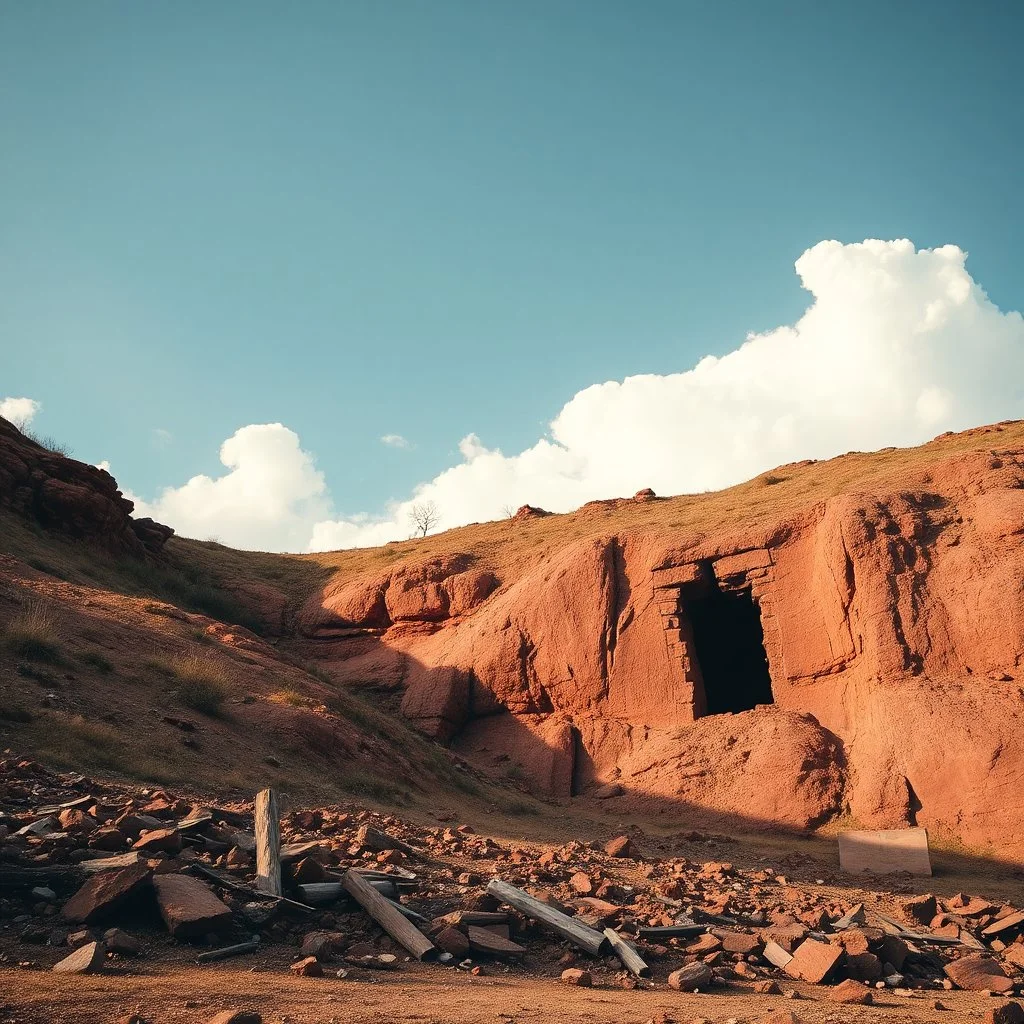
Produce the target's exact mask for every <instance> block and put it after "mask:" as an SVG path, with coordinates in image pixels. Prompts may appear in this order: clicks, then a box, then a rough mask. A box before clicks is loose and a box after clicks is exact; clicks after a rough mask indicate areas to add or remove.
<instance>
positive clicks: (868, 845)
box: [839, 828, 932, 875]
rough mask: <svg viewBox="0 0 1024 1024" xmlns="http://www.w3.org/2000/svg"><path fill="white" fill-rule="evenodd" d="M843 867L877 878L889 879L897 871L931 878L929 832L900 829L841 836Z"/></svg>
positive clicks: (922, 829) (853, 872) (840, 861)
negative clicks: (879, 876) (877, 876)
mask: <svg viewBox="0 0 1024 1024" xmlns="http://www.w3.org/2000/svg"><path fill="white" fill-rule="evenodd" d="M839 867H840V869H841V870H843V871H846V872H848V873H849V874H853V875H859V874H862V873H863V872H865V871H867V872H870V873H871V874H873V875H886V874H889V873H891V872H893V871H906V872H907V873H908V874H911V875H930V874H931V873H932V865H931V860H930V859H929V857H928V830H927V829H925V828H896V829H877V830H872V831H868V830H865V831H858V832H840V833H839Z"/></svg>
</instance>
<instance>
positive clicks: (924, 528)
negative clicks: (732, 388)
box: [307, 440, 1024, 849]
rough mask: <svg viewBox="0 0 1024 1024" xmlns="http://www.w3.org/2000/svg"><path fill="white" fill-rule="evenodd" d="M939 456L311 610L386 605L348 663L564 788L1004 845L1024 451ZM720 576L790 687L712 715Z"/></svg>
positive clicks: (487, 751) (1021, 605)
mask: <svg viewBox="0 0 1024 1024" xmlns="http://www.w3.org/2000/svg"><path fill="white" fill-rule="evenodd" d="M994 443H995V440H994ZM920 466H921V468H920V471H919V472H918V475H917V476H916V477H915V478H914V479H907V478H906V476H905V475H904V478H902V479H899V480H894V481H889V482H885V481H884V480H883V481H882V482H881V483H879V484H878V486H877V487H876V488H875V489H874V490H872V491H870V492H858V493H849V492H845V493H844V492H840V493H837V494H836V495H835V496H834V497H830V498H828V499H827V500H824V501H821V502H819V503H818V504H816V505H814V506H813V507H803V508H797V509H796V510H795V511H789V512H788V513H785V514H783V513H782V512H780V513H778V514H776V515H774V516H764V517H762V518H761V519H760V520H759V521H758V522H757V525H756V527H752V528H750V529H748V530H746V531H740V532H736V533H730V534H728V535H726V534H721V535H714V534H709V535H702V534H686V533H685V532H684V533H679V532H674V531H672V530H670V529H668V528H665V527H657V526H648V527H644V528H636V529H632V530H629V531H625V532H621V533H618V534H614V535H609V536H599V537H591V538H587V539H582V540H577V541H575V542H573V543H570V544H568V545H567V546H565V547H563V548H562V549H561V550H559V551H557V552H556V553H555V554H554V555H552V556H551V557H550V558H548V559H547V560H545V561H543V562H542V563H540V564H539V565H537V564H534V565H533V566H532V567H531V568H529V569H528V570H524V571H523V572H522V573H521V574H520V575H519V576H518V577H516V578H510V579H504V580H502V582H501V585H500V586H498V585H496V582H497V581H493V580H490V579H488V580H486V581H481V582H475V581H474V579H473V578H472V576H471V574H472V573H473V571H474V569H473V567H472V565H471V563H468V562H467V563H462V562H459V561H458V560H457V559H456V560H454V561H451V562H448V563H444V564H442V563H440V562H439V563H430V564H420V565H410V566H408V567H396V568H395V569H393V570H391V571H389V572H388V573H387V574H386V575H385V576H382V577H380V578H379V579H376V580H359V581H353V582H352V583H349V584H346V585H344V586H342V587H340V588H339V589H338V591H337V592H334V593H331V592H330V591H328V592H327V593H325V595H323V597H322V599H318V600H319V604H318V605H317V609H316V610H315V611H313V612H311V613H310V614H309V615H308V616H307V622H308V623H310V624H313V627H314V629H316V628H321V627H320V626H317V625H316V623H317V622H319V623H321V624H322V623H324V622H325V621H328V622H329V621H334V622H342V621H345V622H349V621H351V622H355V621H359V622H362V623H365V624H369V623H370V622H375V623H376V624H377V625H378V627H379V628H380V630H382V635H380V636H379V638H375V639H374V640H373V642H372V645H370V646H369V647H359V646H358V645H353V646H351V647H349V648H346V647H345V646H344V645H342V647H341V648H339V657H340V659H341V660H340V662H339V666H340V669H339V675H340V677H341V678H348V679H353V680H356V679H358V678H359V677H360V674H361V672H365V670H367V669H368V668H370V667H371V666H372V668H373V670H374V671H375V672H377V673H382V675H383V676H384V677H388V678H393V679H394V680H395V685H397V686H400V687H401V688H404V691H405V696H404V700H403V705H402V709H403V711H404V713H406V714H407V715H408V716H409V717H410V718H411V719H412V720H413V721H414V722H415V723H416V724H417V725H418V726H419V727H420V728H422V729H423V730H424V731H426V732H428V733H429V734H431V735H434V736H437V737H439V738H442V739H446V740H447V739H453V740H454V743H455V744H456V746H457V747H458V748H459V749H460V750H462V751H463V752H464V753H466V755H467V756H471V757H479V758H481V760H482V761H483V762H485V763H486V762H487V761H488V760H490V761H492V762H498V763H503V762H502V761H501V759H502V758H503V757H506V756H507V758H508V761H509V763H515V764H517V765H519V766H520V767H519V768H518V769H516V770H517V771H520V770H521V771H522V772H523V773H524V774H525V776H526V777H527V778H528V780H529V782H530V784H531V785H532V786H534V787H535V788H536V789H537V790H540V791H546V792H547V793H549V794H552V795H555V796H562V797H568V796H569V795H571V794H572V795H577V794H579V795H586V794H587V793H590V792H592V791H593V790H594V789H596V788H597V787H599V786H601V785H603V784H606V783H609V782H616V783H618V784H619V785H621V786H622V788H623V795H622V796H619V797H616V798H615V799H616V800H619V801H624V802H630V801H632V802H644V801H647V802H648V803H650V802H657V803H659V805H660V807H661V808H666V809H669V810H671V809H672V808H676V809H678V810H679V811H680V812H685V814H686V815H690V816H692V815H693V814H698V813H703V814H707V815H714V816H719V817H722V816H725V817H729V816H732V817H735V818H738V819H743V820H744V822H746V823H748V824H749V823H752V822H755V823H756V822H758V821H763V822H765V823H769V824H779V823H782V824H787V825H792V826H795V827H805V826H810V825H815V824H818V823H821V822H822V821H825V820H827V819H828V818H829V817H830V816H833V815H836V814H839V813H844V812H849V813H850V814H851V815H852V816H853V817H854V818H855V819H856V820H857V821H858V822H859V823H860V824H862V825H864V826H866V827H899V826H901V825H907V824H917V825H924V826H927V827H929V828H931V829H933V830H934V831H935V832H937V833H939V834H948V835H954V836H957V837H958V838H960V839H961V840H963V841H965V842H967V843H970V844H972V845H975V846H991V847H994V848H999V849H1007V848H1008V847H1011V846H1012V845H1013V844H1014V843H1017V842H1019V840H1020V839H1021V838H1022V837H1024V812H1022V811H1021V810H1020V809H1019V807H1018V806H1017V802H1016V801H1014V800H1012V799H1007V798H1006V794H1007V793H1012V792H1016V791H1017V789H1018V788H1019V786H1020V784H1021V781H1022V778H1024V754H1022V748H1021V744H1020V742H1019V739H1018V737H1019V734H1020V726H1021V709H1022V708H1024V689H1022V686H1021V684H1020V683H1019V682H1018V677H1019V676H1020V675H1021V670H1020V667H1019V666H1020V665H1021V663H1022V662H1024V588H1022V586H1021V583H1020V581H1021V580H1022V579H1024V451H1021V452H1017V451H1005V450H1000V451H994V450H993V451H991V452H986V451H981V452H972V453H969V454H963V455H954V456H945V457H941V458H940V457H939V456H936V457H935V458H934V459H933V460H932V461H931V462H930V463H928V462H924V461H922V462H921V463H920ZM456 593H465V594H466V595H468V596H467V597H466V599H465V600H461V599H460V600H458V601H455V600H453V596H454V595H455V594H456ZM712 593H716V594H719V595H726V596H729V595H732V596H737V595H739V596H741V597H744V599H746V600H753V601H754V602H755V604H756V608H757V611H758V613H759V623H760V629H761V630H762V631H763V650H764V658H765V659H766V660H767V672H768V675H769V676H770V696H769V697H767V698H765V699H764V700H761V701H759V703H766V702H767V701H772V702H773V703H771V704H769V706H765V707H759V708H753V705H750V704H748V707H750V708H751V709H750V710H745V709H743V708H740V707H737V708H735V709H731V710H736V711H738V712H741V713H736V714H715V715H707V714H706V712H707V709H708V707H709V706H712V704H713V703H714V702H710V703H709V693H710V691H709V689H708V686H709V685H710V683H708V681H707V680H705V678H704V671H703V669H702V655H701V653H700V649H701V637H700V636H698V635H696V634H695V632H694V630H695V626H694V623H695V622H698V621H699V620H698V619H697V618H695V617H694V616H695V614H696V613H695V610H694V609H695V607H696V606H695V604H694V602H695V601H699V600H700V599H702V598H704V597H706V596H707V595H708V594H712ZM455 608H457V609H458V610H457V611H456V610H454V609H455ZM353 609H355V611H353ZM318 616H320V618H319V619H318V618H317V617H318ZM330 616H334V618H333V620H332V619H331V618H330ZM701 628H704V627H701ZM749 639H750V638H749V637H746V638H737V642H739V641H740V640H743V642H749ZM757 642H759V643H760V642H762V640H761V639H759V640H758V641H757ZM705 660H706V659H705ZM705 667H707V666H706V665H705ZM716 685H718V684H716ZM721 698H722V694H721V693H718V694H717V700H718V703H721Z"/></svg>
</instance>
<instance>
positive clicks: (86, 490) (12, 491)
mask: <svg viewBox="0 0 1024 1024" xmlns="http://www.w3.org/2000/svg"><path fill="white" fill-rule="evenodd" d="M0 507H6V508H9V509H10V510H11V511H13V512H15V513H16V514H18V515H21V516H24V517H26V518H28V519H31V520H33V521H35V522H37V523H39V525H40V526H43V527H45V528H46V529H48V530H53V531H55V532H58V533H63V534H66V535H67V536H69V537H73V538H76V539H79V540H87V541H90V542H92V543H95V544H97V545H100V546H102V547H104V548H107V549H109V550H110V551H113V552H114V553H116V554H134V555H141V554H144V553H145V552H146V551H159V550H160V549H161V548H162V547H163V546H164V544H165V543H166V542H167V540H168V538H169V537H171V536H172V535H173V533H174V531H173V530H172V529H171V528H170V527H169V526H163V525H162V524H161V523H157V522H154V521H153V520H152V519H132V517H131V513H132V510H133V509H134V507H135V506H134V503H133V502H131V501H129V500H128V499H127V498H126V497H124V495H123V494H122V493H121V492H120V491H119V490H118V488H117V481H116V480H114V478H113V477H112V476H111V475H110V474H109V473H108V472H106V470H103V469H99V468H97V467H96V466H90V465H88V464H86V463H84V462H78V461H77V460H75V459H69V458H66V457H65V456H64V455H61V454H58V453H57V452H51V451H49V450H48V449H46V448H44V447H43V446H42V445H40V444H37V443H36V442H35V441H33V440H32V439H31V438H29V437H26V436H25V435H24V434H23V433H22V432H21V431H20V430H18V429H17V428H16V427H15V426H13V425H12V424H11V423H9V422H8V421H7V420H5V419H3V418H0Z"/></svg>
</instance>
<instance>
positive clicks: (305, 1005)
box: [0, 948, 996, 1024]
mask: <svg viewBox="0 0 1024 1024" xmlns="http://www.w3.org/2000/svg"><path fill="white" fill-rule="evenodd" d="M293 952H294V951H292V950H289V949H286V948H282V949H281V950H279V951H273V950H267V951H266V953H265V954H264V955H263V956H262V957H261V960H260V966H259V967H257V968H255V970H253V969H250V968H249V967H247V966H242V965H236V966H221V967H216V966H210V967H204V968H196V967H195V966H194V965H191V964H186V963H180V964H174V965H171V964H168V965H154V966H152V967H149V968H147V969H144V970H140V971H139V973H137V974H136V973H131V974H129V973H123V974H119V975H115V974H110V975H103V976H94V977H68V978H58V977H57V976H55V975H53V974H50V973H48V972H45V971H27V970H11V969H6V970H0V991H2V995H0V1007H2V1008H0V1021H2V1022H3V1024H15V1022H16V1024H43V1022H46V1024H115V1022H117V1021H119V1020H120V1019H121V1018H123V1017H126V1016H127V1015H128V1014H129V1013H132V1012H136V1011H137V1012H140V1013H142V1014H143V1015H144V1016H145V1017H146V1018H147V1020H152V1021H153V1022H154V1024H204V1022H205V1021H207V1020H208V1019H209V1018H210V1017H212V1016H213V1015H214V1014H215V1013H216V1012H218V1011H219V1010H221V1009H226V1008H229V1007H231V1008H237V1009H241V1008H251V1009H256V1010H259V1011H260V1012H261V1013H262V1014H263V1020H264V1022H265V1024H354V1022H357V1021H380V1022H390V1021H394V1022H413V1021H415V1022H417V1024H449V1022H456V1021H457V1022H459V1024H511V1022H513V1021H521V1022H533V1021H544V1022H547V1021H557V1022H558V1024H647V1022H649V1021H652V1020H658V1019H659V1017H661V1015H664V1018H662V1019H666V1018H667V1019H668V1020H671V1021H678V1022H680V1024H689V1022H690V1021H693V1020H702V1019H706V1020H708V1021H711V1022H715V1024H724V1022H726V1021H732V1020H738V1021H756V1020H758V1019H759V1018H761V1017H763V1016H765V1015H766V1014H769V1013H770V1012H771V1011H773V1010H792V1011H794V1012H795V1013H797V1014H798V1016H799V1017H800V1018H801V1019H802V1020H804V1021H806V1022H808V1024H820V1022H825V1021H829V1022H832V1024H834V1022H836V1021H858V1022H873V1021H879V1022H881V1021H886V1022H888V1024H896V1022H900V1024H902V1022H905V1021H906V1022H911V1021H943V1022H946V1024H961V1022H963V1024H966V1022H968V1021H978V1020H981V1019H982V1017H983V1015H984V1012H985V1011H986V1010H987V1009H989V1008H991V1007H992V1006H994V1005H996V1000H994V999H992V998H990V997H986V996H983V995H979V994H976V993H967V992H941V993H935V992H929V993H921V994H920V995H915V996H898V995H894V994H892V993H889V992H883V993H880V994H879V997H878V1002H877V1005H874V1006H857V1007H840V1006H837V1005H836V1004H835V1003H831V1002H827V1001H825V1000H824V999H823V995H824V992H825V990H824V989H822V988H820V987H814V986H807V985H798V986H796V987H797V988H798V990H799V991H800V992H801V994H802V995H803V996H804V998H802V999H800V1000H799V1001H792V1000H790V999H787V998H785V997H783V996H761V995H755V994H753V993H752V992H751V991H750V989H749V988H748V987H746V986H738V985H733V986H731V987H730V989H729V990H728V993H727V994H711V995H703V994H697V995H687V994H683V993H679V992H673V991H672V990H670V989H668V988H666V987H665V986H664V985H663V984H659V985H657V986H656V987H655V988H654V989H651V990H646V991H633V992H626V991H622V990H619V989H612V988H607V989H605V988H600V989H591V990H587V989H579V988H570V987H568V986H565V985H562V984H561V983H560V982H558V981H556V980H553V979H550V980H549V979H538V978H529V977H525V976H517V977H514V976H509V975H505V976H503V973H502V970H501V968H500V967H488V968H487V970H488V971H490V972H491V973H490V974H488V975H486V976H483V977H473V976H470V975H467V974H464V973H462V972H460V971H457V970H454V969H451V968H441V967H429V966H422V965H413V966H412V967H409V968H407V969H404V970H402V971H401V972H396V973H394V974H369V973H366V972H361V971H351V972H350V974H349V976H348V978H346V979H344V980H342V979H338V978H335V977H325V978H293V977H291V976H290V975H289V974H288V973H287V966H286V965H287V963H288V959H289V956H290V954H292V953H293ZM936 997H939V998H941V1000H942V1002H943V1003H944V1004H945V1005H946V1006H948V1007H949V1008H950V1009H949V1010H948V1011H939V1010H936V1009H934V1007H933V1003H934V1000H935V999H936Z"/></svg>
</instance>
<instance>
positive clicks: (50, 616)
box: [4, 603, 63, 665]
mask: <svg viewBox="0 0 1024 1024" xmlns="http://www.w3.org/2000/svg"><path fill="white" fill-rule="evenodd" d="M62 635H63V634H62V630H61V625H60V620H59V619H58V618H57V616H56V614H55V613H54V612H53V610H52V609H50V608H48V607H46V605H44V604H39V603H36V604H30V605H28V606H27V607H26V608H25V609H24V610H23V611H22V612H20V613H19V614H18V615H16V616H15V617H14V618H13V619H12V620H11V621H10V622H9V623H8V624H7V628H6V629H5V630H4V645H5V646H6V647H7V649H8V650H9V651H10V652H11V653H12V654H13V655H14V656H15V657H18V658H27V659H28V660H29V661H43V662H46V663H47V664H50V665H59V664H60V663H61V662H62V661H63V655H62V654H61V639H62Z"/></svg>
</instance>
